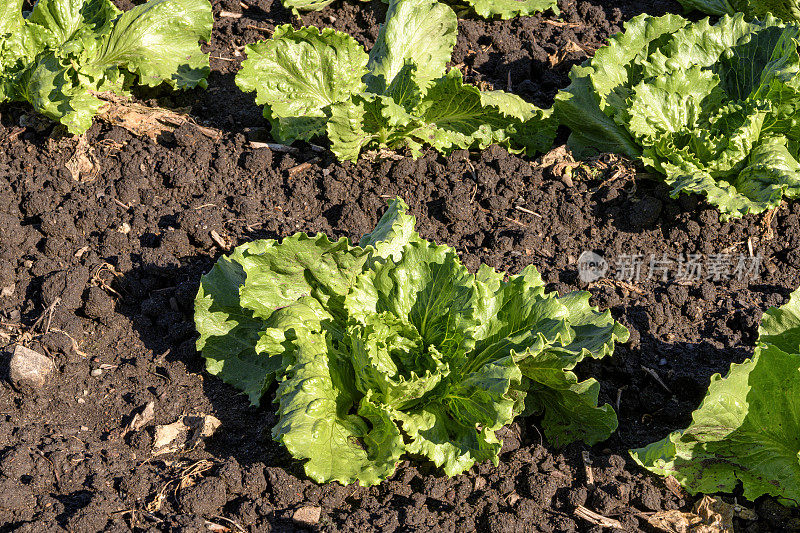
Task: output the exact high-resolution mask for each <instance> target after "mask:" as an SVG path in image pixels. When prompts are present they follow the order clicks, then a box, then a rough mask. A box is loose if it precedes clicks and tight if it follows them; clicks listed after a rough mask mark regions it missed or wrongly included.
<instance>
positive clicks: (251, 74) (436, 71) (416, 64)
mask: <svg viewBox="0 0 800 533" xmlns="http://www.w3.org/2000/svg"><path fill="white" fill-rule="evenodd" d="M457 32H458V20H457V19H456V15H455V13H454V12H453V10H452V9H450V8H449V7H447V6H446V5H444V4H440V3H438V2H436V1H435V0H395V1H393V2H392V3H391V5H390V6H389V10H388V12H387V14H386V21H385V22H384V24H383V25H381V28H380V32H379V34H378V40H377V42H376V43H375V46H374V47H373V48H372V50H371V52H370V54H369V55H367V54H366V52H364V49H363V48H362V47H361V45H359V44H358V43H357V42H356V41H355V39H353V38H352V37H350V36H349V35H347V34H344V33H341V32H338V31H335V30H332V29H323V30H319V29H317V28H315V27H303V28H300V29H299V30H296V29H294V28H292V27H291V26H289V25H283V26H279V27H278V28H276V30H275V33H274V34H273V36H272V37H271V38H270V39H269V40H267V41H261V42H258V43H256V44H253V45H248V46H247V47H246V48H245V50H246V53H247V59H246V60H245V61H244V62H243V63H242V69H241V71H239V73H238V74H237V75H236V84H237V85H238V86H239V87H240V88H241V89H242V90H243V91H246V92H252V91H255V92H256V103H258V104H263V105H265V107H264V116H265V117H266V118H268V119H269V120H270V121H271V122H272V136H273V137H274V138H275V139H276V140H278V141H280V142H285V143H291V142H293V141H295V140H297V139H302V140H309V139H312V138H315V137H323V136H327V137H328V138H329V139H330V142H331V150H332V151H333V152H334V154H336V156H337V157H338V158H339V159H340V160H343V161H356V160H357V159H358V156H359V154H360V153H361V151H362V149H364V148H368V147H375V148H388V149H398V148H402V147H407V148H409V149H410V150H411V153H412V154H413V155H414V156H415V157H417V156H418V155H419V154H420V153H421V149H422V147H423V146H424V145H430V146H433V147H434V148H435V149H436V150H438V151H440V152H444V153H447V152H450V151H452V150H454V149H457V148H470V147H475V148H485V147H486V146H488V145H489V144H492V143H499V144H503V145H505V146H508V147H512V148H516V149H521V150H526V151H527V152H529V153H534V152H541V151H545V150H547V149H548V148H549V147H550V145H551V144H552V142H553V139H554V137H555V124H554V123H553V121H551V120H550V111H549V110H548V111H543V110H541V109H539V108H537V107H536V106H534V105H532V104H529V103H527V102H525V101H524V100H522V99H521V98H520V97H518V96H516V95H513V94H509V93H505V92H503V91H481V90H479V89H478V88H476V87H473V86H471V85H467V84H464V83H463V81H462V78H461V72H460V71H458V70H455V69H453V70H450V71H446V65H447V62H448V61H449V60H450V56H451V54H452V51H453V47H454V46H455V43H456V35H457Z"/></svg>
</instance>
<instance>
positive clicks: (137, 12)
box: [94, 0, 214, 89]
mask: <svg viewBox="0 0 800 533" xmlns="http://www.w3.org/2000/svg"><path fill="white" fill-rule="evenodd" d="M213 22H214V19H213V17H212V15H211V5H210V4H209V2H208V0H149V1H148V2H147V3H145V4H141V5H139V6H136V7H134V8H133V9H131V10H130V11H126V12H125V13H124V14H123V15H122V16H121V17H120V18H119V20H118V21H117V22H116V23H115V24H114V29H113V30H112V31H111V34H110V35H109V36H108V38H107V39H105V41H104V43H103V47H102V49H101V51H100V54H99V56H98V57H97V58H96V59H95V61H94V63H95V64H96V65H98V66H102V65H121V66H123V67H124V68H125V69H126V70H128V71H130V72H132V73H134V74H137V75H138V76H139V83H142V84H144V85H149V86H156V85H160V84H161V83H167V84H169V85H171V86H173V87H178V88H181V89H188V88H193V87H197V86H200V87H206V86H207V82H206V78H207V77H208V74H209V73H210V71H211V69H210V68H209V66H208V54H205V53H203V51H202V50H201V49H200V45H199V44H198V41H208V40H209V39H210V38H211V26H212V24H213Z"/></svg>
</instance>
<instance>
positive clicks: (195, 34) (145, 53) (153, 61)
mask: <svg viewBox="0 0 800 533" xmlns="http://www.w3.org/2000/svg"><path fill="white" fill-rule="evenodd" d="M212 24H213V17H212V15H211V4H210V3H209V2H208V0H149V1H148V2H147V3H145V4H142V5H139V6H136V7H134V8H133V9H131V10H130V11H127V12H125V13H122V12H121V11H119V10H118V9H117V8H116V7H115V6H114V4H113V3H112V2H111V0H39V1H38V2H37V3H36V5H35V6H34V8H33V11H31V12H30V13H27V14H25V13H23V12H22V0H3V3H2V5H0V103H2V102H5V101H9V100H10V101H18V102H28V103H30V104H31V105H32V106H33V108H34V109H35V110H36V111H37V112H39V113H41V114H43V115H45V116H47V117H49V118H51V119H53V120H57V121H59V122H61V123H62V124H64V125H65V126H66V127H67V130H68V131H69V132H70V133H74V134H80V133H83V132H85V131H86V130H87V129H89V127H90V126H91V125H92V118H93V117H94V115H95V114H96V113H97V111H98V110H99V109H100V107H101V106H102V105H103V100H101V99H100V98H98V97H97V95H96V94H97V93H102V92H106V91H111V92H114V93H118V94H125V93H126V91H127V89H129V88H130V87H131V86H132V85H133V84H134V83H135V82H136V80H138V83H139V84H141V85H148V86H156V85H160V84H162V83H166V84H168V85H170V86H172V87H174V88H179V89H187V88H192V87H197V86H200V87H205V86H206V78H207V77H208V74H209V72H210V69H209V66H208V56H207V55H206V54H204V53H203V52H202V51H201V50H200V46H199V44H198V41H200V40H205V41H207V40H208V39H209V38H210V37H211V26H212Z"/></svg>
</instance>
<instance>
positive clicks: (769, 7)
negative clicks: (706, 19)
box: [678, 0, 800, 22]
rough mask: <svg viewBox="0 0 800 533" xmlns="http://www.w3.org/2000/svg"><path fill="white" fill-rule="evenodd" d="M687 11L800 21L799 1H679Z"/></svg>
mask: <svg viewBox="0 0 800 533" xmlns="http://www.w3.org/2000/svg"><path fill="white" fill-rule="evenodd" d="M678 1H679V2H680V3H681V4H682V5H683V7H684V8H685V9H686V11H691V10H697V11H702V12H703V13H708V14H709V15H716V16H718V17H720V16H722V15H734V14H736V13H737V12H742V13H744V14H745V15H746V16H748V17H755V18H763V17H764V16H765V15H766V14H767V13H771V14H773V15H775V16H776V17H778V18H780V19H782V20H784V21H786V22H797V21H800V4H798V2H797V0H730V1H728V0H678Z"/></svg>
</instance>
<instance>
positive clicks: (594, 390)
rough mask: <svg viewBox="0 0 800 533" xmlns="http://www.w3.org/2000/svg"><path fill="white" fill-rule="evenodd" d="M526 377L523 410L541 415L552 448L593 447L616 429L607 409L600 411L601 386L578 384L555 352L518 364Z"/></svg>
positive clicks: (590, 381)
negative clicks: (575, 443)
mask: <svg viewBox="0 0 800 533" xmlns="http://www.w3.org/2000/svg"><path fill="white" fill-rule="evenodd" d="M519 366H520V370H521V372H522V375H523V376H525V387H524V390H525V391H526V396H525V410H526V412H527V413H532V414H538V415H543V418H542V430H543V431H544V434H545V436H546V437H547V440H548V441H549V442H550V443H552V444H553V445H555V446H565V445H567V444H570V443H572V442H575V441H576V440H581V441H583V442H585V443H586V444H588V445H590V446H591V445H594V444H597V443H598V442H602V441H604V440H606V439H607V438H608V437H610V436H611V434H612V433H613V432H614V431H615V430H616V429H617V414H616V413H615V412H614V410H613V409H612V408H611V406H610V405H608V404H605V405H603V406H602V407H599V406H598V405H597V404H598V395H599V393H600V384H599V383H598V382H597V381H596V380H594V379H587V380H585V381H582V382H579V381H578V378H577V376H575V374H574V373H572V372H570V371H569V370H566V369H565V366H564V360H563V359H562V358H561V357H560V355H559V354H558V352H555V351H550V352H541V353H539V354H536V355H531V356H530V357H527V358H526V359H524V360H523V361H522V362H520V365H519Z"/></svg>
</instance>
